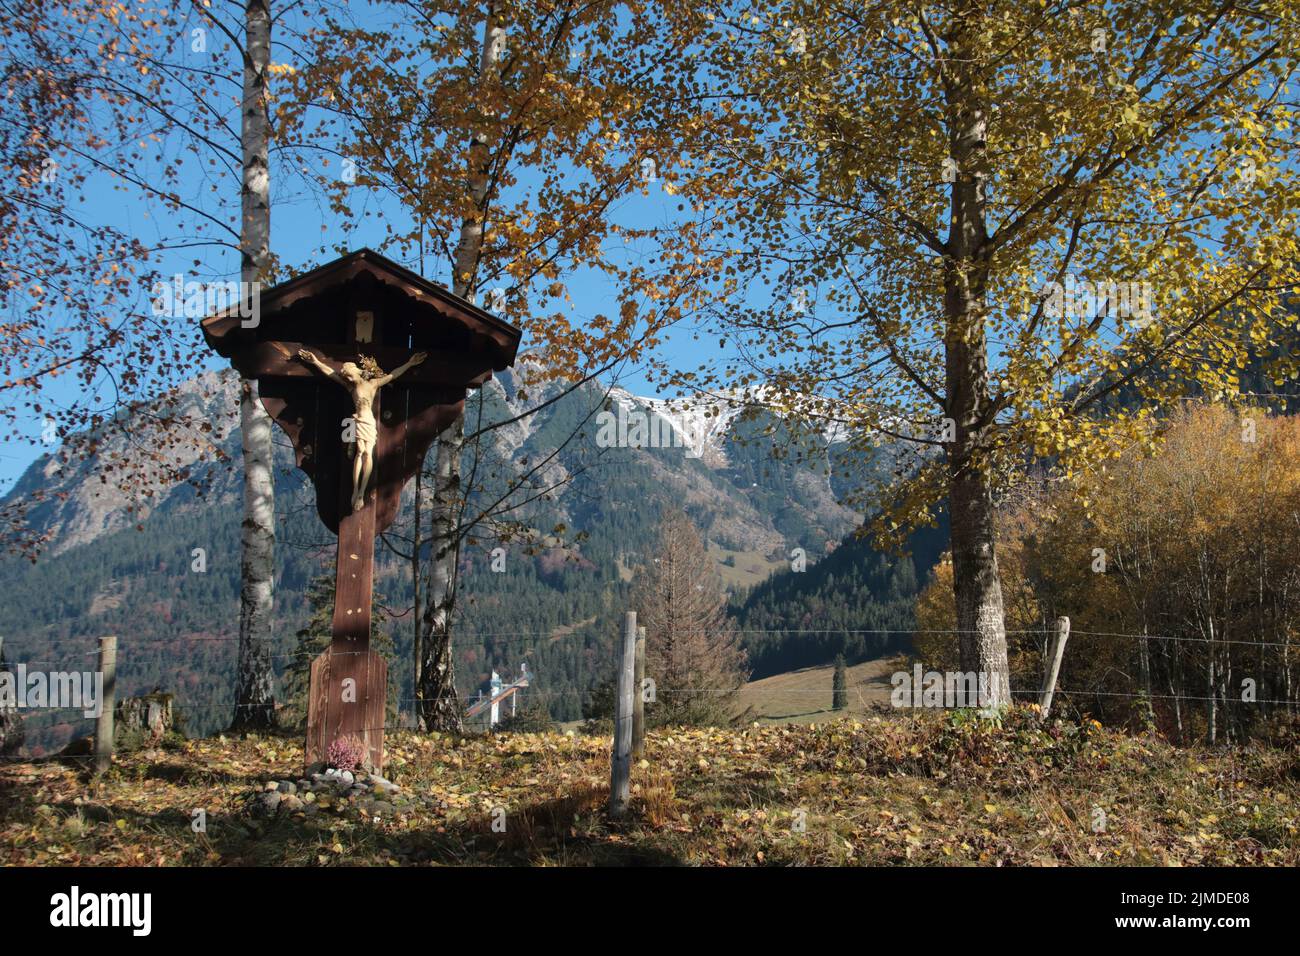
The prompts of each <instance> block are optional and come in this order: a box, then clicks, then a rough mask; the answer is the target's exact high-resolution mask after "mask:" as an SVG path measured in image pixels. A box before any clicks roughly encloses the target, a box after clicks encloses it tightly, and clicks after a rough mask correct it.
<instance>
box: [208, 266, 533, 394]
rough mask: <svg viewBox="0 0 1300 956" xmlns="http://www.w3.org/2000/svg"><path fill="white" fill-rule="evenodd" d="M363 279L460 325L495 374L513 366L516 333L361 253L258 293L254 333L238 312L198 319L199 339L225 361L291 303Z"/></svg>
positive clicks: (469, 304)
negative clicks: (482, 347) (480, 346)
mask: <svg viewBox="0 0 1300 956" xmlns="http://www.w3.org/2000/svg"><path fill="white" fill-rule="evenodd" d="M367 273H368V274H369V275H371V276H372V277H374V278H375V279H377V280H378V281H379V282H382V283H384V284H385V285H388V286H391V287H393V288H396V289H397V290H398V291H400V292H401V293H403V294H404V295H406V296H407V297H408V298H410V299H411V300H412V301H413V302H415V303H418V304H419V305H424V306H428V307H431V308H432V309H433V310H434V311H435V312H437V313H440V314H441V315H443V316H445V317H448V318H451V319H453V320H455V321H457V322H459V323H461V324H462V325H463V326H465V328H466V329H467V330H468V331H469V332H471V333H472V334H473V335H475V336H476V337H481V338H482V339H484V340H486V342H487V343H490V346H491V351H492V353H493V355H492V358H493V362H492V367H493V369H494V370H496V371H501V370H503V369H505V368H507V367H508V366H510V365H511V364H512V363H513V362H514V360H515V354H516V352H517V351H518V349H519V340H520V338H521V337H522V334H523V333H522V332H521V331H520V330H519V329H518V328H516V327H515V326H514V325H511V324H510V323H509V322H507V321H505V320H504V319H500V318H498V317H496V316H495V315H493V314H492V313H490V312H488V311H486V310H484V309H481V308H479V307H478V306H477V305H475V304H474V303H472V302H470V301H469V300H468V299H464V298H462V297H461V296H458V295H456V294H455V293H453V292H451V291H450V290H448V289H446V288H444V287H443V286H441V285H438V284H437V283H436V282H431V281H429V280H428V279H426V278H424V277H423V276H421V275H418V274H417V273H415V272H412V271H411V270H410V269H407V268H406V267H405V266H403V265H400V264H398V263H396V262H394V261H393V260H392V259H389V258H388V257H387V256H382V255H380V254H379V253H377V252H375V251H374V250H373V249H365V248H363V249H358V250H356V251H355V252H350V253H348V254H347V255H345V256H342V257H340V258H338V259H335V260H334V261H333V262H327V263H326V264H325V265H323V266H318V267H317V268H315V269H312V270H311V271H310V272H305V273H303V274H302V275H300V276H297V277H296V278H293V279H290V280H288V281H287V282H282V283H280V284H279V285H277V286H274V287H272V288H270V289H267V290H265V291H263V292H262V293H261V297H260V313H259V326H258V327H257V329H249V328H245V327H244V326H243V324H242V322H241V317H240V315H239V313H238V309H237V308H231V309H226V310H223V311H222V312H218V313H216V314H214V315H210V316H208V317H207V318H205V319H203V321H202V323H201V324H202V328H203V337H204V339H205V340H206V341H207V343H208V345H209V346H211V347H212V348H213V349H214V350H215V351H216V352H217V353H219V354H220V355H223V356H225V357H227V358H230V357H231V356H232V355H233V354H234V353H235V352H236V351H237V350H239V349H240V348H241V347H243V346H245V345H248V344H249V343H251V342H253V341H257V340H259V339H262V338H264V337H265V331H266V329H267V328H268V327H269V326H273V325H274V320H275V317H276V315H277V314H280V313H283V312H284V311H285V310H287V309H288V308H289V307H290V306H292V305H293V304H294V303H296V302H299V301H301V300H303V299H309V298H314V297H317V296H322V295H325V294H327V293H329V292H330V291H331V290H333V289H341V288H343V287H344V286H346V285H347V284H349V283H350V282H352V281H353V280H355V279H357V278H358V277H360V276H362V275H363V274H367ZM259 330H260V331H259Z"/></svg>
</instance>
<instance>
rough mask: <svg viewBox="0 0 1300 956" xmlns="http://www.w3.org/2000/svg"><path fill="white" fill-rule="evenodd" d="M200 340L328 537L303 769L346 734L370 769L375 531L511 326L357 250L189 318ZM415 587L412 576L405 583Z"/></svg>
mask: <svg viewBox="0 0 1300 956" xmlns="http://www.w3.org/2000/svg"><path fill="white" fill-rule="evenodd" d="M202 324H203V335H204V338H205V339H206V340H207V342H208V344H209V345H210V346H211V347H212V348H213V349H215V350H216V351H217V352H218V353H219V354H221V355H222V356H224V357H226V358H228V359H230V363H231V365H233V366H234V367H235V368H236V369H237V370H238V371H239V372H240V374H241V375H243V376H244V377H245V378H250V379H256V380H257V383H258V392H259V395H260V398H261V401H262V404H263V405H264V406H265V408H266V410H267V412H268V413H269V414H270V415H271V417H272V418H273V419H274V420H275V422H276V424H277V425H279V426H280V428H281V429H283V430H284V432H285V434H286V435H288V437H289V439H290V441H291V442H292V443H293V448H294V453H295V458H296V462H297V465H298V467H299V468H301V469H302V470H303V471H304V472H306V474H307V475H308V476H309V477H310V478H311V481H312V484H313V486H314V487H315V490H316V511H317V513H318V514H319V515H320V518H321V520H322V521H323V522H324V524H325V526H326V527H328V528H329V529H330V530H331V531H333V532H335V533H336V534H337V535H338V549H337V557H336V564H335V593H334V616H333V624H332V629H331V641H330V646H329V648H328V649H326V651H325V652H324V653H322V654H321V655H320V656H319V657H317V658H316V660H315V661H313V662H312V667H311V683H310V690H309V695H308V717H307V748H306V750H307V756H306V761H307V764H308V766H311V765H313V764H317V763H320V762H321V761H323V760H324V759H325V757H326V754H327V752H328V750H329V747H330V745H331V744H332V743H334V741H336V740H339V739H342V738H345V737H356V738H358V739H360V740H361V741H362V742H363V743H364V745H365V749H366V753H367V763H368V764H369V766H371V767H373V768H376V769H378V768H381V767H382V765H383V730H384V711H385V703H386V697H387V675H388V665H387V662H386V661H385V660H384V659H383V657H382V656H381V655H380V654H378V653H376V652H375V651H372V650H371V649H370V625H371V621H370V609H371V599H372V593H373V580H374V555H375V537H376V535H377V534H379V533H380V532H382V531H383V530H384V529H385V528H387V527H388V526H389V525H390V524H392V522H393V519H394V518H395V517H396V514H397V510H398V506H399V503H400V499H401V493H402V489H403V488H404V487H405V486H406V483H407V481H408V480H409V479H410V478H411V477H412V476H413V475H414V474H415V471H416V469H418V468H419V467H420V466H421V464H422V463H423V461H424V457H425V453H426V452H427V451H428V449H429V446H430V445H431V444H432V443H433V441H434V439H435V438H436V437H437V435H438V433H439V432H441V431H442V430H443V429H444V428H446V427H447V426H448V425H450V424H451V423H452V422H453V421H454V420H455V419H456V417H457V416H458V415H459V414H460V413H461V410H462V409H463V408H464V402H465V392H466V390H467V389H469V388H475V387H478V386H480V385H482V384H483V383H484V382H486V381H487V380H488V378H489V377H490V376H491V374H492V372H493V371H501V370H502V369H505V368H507V367H509V365H510V364H511V363H512V362H513V361H514V358H515V353H516V351H517V350H518V347H519V338H520V332H519V330H518V329H516V328H515V327H514V326H512V325H510V324H509V323H507V322H503V321H502V320H500V319H498V318H496V317H495V316H493V315H491V314H490V313H488V312H485V311H483V310H482V309H480V308H478V307H477V306H475V305H474V304H473V303H470V302H468V301H466V300H464V299H462V298H460V297H459V296H455V295H453V294H452V293H451V292H449V291H447V290H446V289H444V288H442V287H441V286H438V285H436V284H434V283H432V282H429V281H428V280H426V279H424V278H422V277H421V276H418V275H416V274H415V273H413V272H410V271H409V270H407V269H405V268H403V267H402V266H400V265H398V264H397V263H395V262H392V261H391V260H389V259H386V258H384V257H383V256H381V255H378V254H377V253H375V252H372V251H371V250H369V249H361V250H359V251H357V252H353V253H350V254H348V255H346V256H344V257H342V258H341V259H336V260H335V261H334V262H331V263H329V264H327V265H324V266H321V267H320V268H318V269H315V270H313V271H311V272H308V273H306V274H304V275H301V276H298V277H297V278H296V279H292V280H290V281H288V282H285V283H282V284H281V285H278V286H276V287H275V288H273V289H270V290H268V291H266V292H263V293H262V294H261V299H260V309H259V310H258V312H257V314H255V315H253V316H252V317H251V318H250V317H244V316H241V315H240V314H239V313H238V310H237V309H234V310H227V311H226V312H222V313H218V314H217V315H213V316H209V317H208V318H206V319H204V320H203V323H202ZM417 586H419V582H417Z"/></svg>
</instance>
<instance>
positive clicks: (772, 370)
mask: <svg viewBox="0 0 1300 956" xmlns="http://www.w3.org/2000/svg"><path fill="white" fill-rule="evenodd" d="M665 19H666V20H667V21H668V22H670V23H672V24H673V26H674V29H675V30H677V31H680V32H684V33H690V34H691V35H692V36H693V37H694V38H695V41H696V42H695V44H694V47H693V49H695V50H699V51H701V52H699V53H698V54H696V55H693V57H692V62H691V63H690V64H689V66H688V67H687V68H688V69H689V70H690V71H691V72H692V73H693V75H696V76H697V77H698V78H699V83H700V85H701V87H703V88H705V89H707V91H708V92H710V93H711V94H712V95H713V100H712V102H716V103H718V104H720V106H719V109H720V110H721V111H723V112H725V113H726V114H727V115H728V116H732V117H735V118H736V119H737V120H738V122H737V123H736V124H735V125H733V126H731V127H728V128H724V127H716V128H715V129H716V132H717V133H718V135H715V136H713V137H712V140H711V143H710V146H711V148H712V149H713V150H714V152H715V155H716V157H717V161H718V163H719V164H720V165H721V166H723V167H724V168H726V169H728V170H729V171H730V176H729V181H730V182H731V183H732V184H733V185H732V187H731V188H730V189H729V190H727V191H725V192H723V193H722V194H721V195H718V196H709V195H705V194H701V195H699V197H698V198H699V200H700V201H701V202H706V203H710V204H711V205H712V207H713V208H715V209H716V210H717V212H718V215H719V216H725V217H726V218H727V220H728V223H729V226H730V229H729V233H728V236H727V245H728V246H729V247H730V250H731V251H732V253H733V260H732V264H731V266H730V268H729V270H728V274H729V275H731V276H734V277H735V279H736V287H737V289H739V290H745V291H744V294H743V295H741V294H737V295H736V296H735V297H733V302H732V306H731V307H730V308H728V309H727V310H725V311H720V313H719V317H718V320H717V322H716V325H715V328H716V329H717V331H718V333H719V335H720V336H729V337H730V339H731V341H733V342H735V343H736V347H735V349H734V350H733V351H732V352H731V353H730V354H728V355H727V356H726V357H724V358H723V359H722V360H719V361H714V362H710V363H707V364H706V365H705V366H704V367H702V368H701V369H699V370H696V371H694V372H693V373H692V374H690V375H683V374H675V375H671V376H669V377H670V378H673V379H675V380H677V381H679V382H683V383H685V384H691V385H694V386H696V387H700V388H711V387H715V386H717V385H719V384H723V383H726V384H731V385H736V386H739V387H751V386H754V385H756V384H762V385H763V386H764V388H765V390H766V394H767V396H768V398H769V401H770V404H772V405H773V406H774V407H776V408H777V409H778V410H781V411H784V412H786V413H788V414H795V415H804V416H807V417H808V418H810V419H814V420H820V421H821V422H822V423H823V424H826V425H833V426H835V427H836V428H837V429H840V430H842V431H843V432H844V433H847V434H849V435H851V436H853V437H852V444H853V445H854V447H855V449H856V450H859V451H861V452H862V453H864V454H867V453H869V452H870V450H871V449H872V447H873V446H874V445H875V444H876V443H877V442H878V441H880V440H881V439H882V438H887V439H891V440H896V441H901V442H906V443H908V444H909V445H910V446H911V447H914V448H916V449H917V454H916V455H915V457H914V459H913V460H912V462H911V463H910V464H908V466H907V467H901V468H899V469H898V472H897V473H896V474H895V475H893V476H891V479H892V480H891V481H890V482H888V483H887V485H885V486H884V487H867V488H864V489H862V495H861V497H860V498H859V500H861V501H863V502H866V501H871V502H874V503H881V502H883V504H884V509H883V511H882V517H881V519H880V520H879V521H878V522H877V523H876V530H877V531H878V532H879V533H880V534H881V535H882V536H885V537H887V538H893V539H897V536H898V535H899V533H900V532H901V531H902V530H904V529H906V528H907V527H908V526H910V525H914V524H916V523H925V522H929V521H932V520H933V519H934V517H935V514H936V511H937V510H938V509H939V508H946V509H947V510H948V511H949V514H950V516H951V529H952V531H951V545H952V568H953V578H952V580H953V590H954V596H955V601H956V609H957V617H956V624H957V628H958V629H959V631H960V633H961V666H962V668H963V669H964V670H968V671H981V672H984V673H987V674H989V676H990V678H991V681H990V682H991V685H992V687H993V689H994V697H995V699H996V703H998V704H1005V703H1007V702H1009V686H1008V680H1007V648H1006V633H1005V625H1004V609H1003V596H1002V586H1001V580H1000V575H999V570H998V560H997V554H996V535H995V529H994V524H993V515H994V502H995V496H996V495H997V494H998V493H999V492H1000V490H1001V489H1002V488H1004V487H1005V486H1006V485H1007V483H1008V482H1010V481H1012V480H1014V479H1015V477H1016V475H1017V474H1018V473H1020V472H1021V470H1022V468H1023V465H1024V463H1025V462H1026V460H1027V459H1031V458H1038V459H1040V460H1042V461H1044V462H1047V463H1049V465H1050V467H1051V469H1052V470H1053V472H1054V474H1055V475H1056V476H1057V477H1058V478H1062V479H1070V478H1072V477H1074V476H1077V475H1078V474H1080V473H1081V472H1082V471H1084V470H1086V469H1089V468H1094V467H1098V466H1099V464H1100V463H1101V462H1103V461H1104V460H1105V459H1106V458H1108V457H1111V456H1113V455H1116V454H1118V453H1119V452H1120V451H1121V450H1122V449H1123V448H1125V447H1127V446H1128V445H1130V444H1131V443H1132V442H1134V441H1149V440H1150V439H1151V434H1152V427H1151V426H1152V422H1153V421H1154V415H1153V412H1154V410H1156V409H1159V408H1161V407H1163V406H1167V405H1169V404H1171V403H1173V402H1174V401H1176V400H1177V399H1178V398H1179V397H1180V396H1181V395H1183V394H1186V393H1187V392H1188V391H1189V390H1190V389H1193V388H1196V387H1199V388H1201V389H1203V390H1204V391H1205V393H1207V394H1211V395H1216V394H1232V393H1233V392H1235V391H1236V390H1238V389H1239V387H1240V386H1239V381H1240V379H1239V369H1240V368H1241V367H1243V365H1244V363H1245V362H1246V360H1247V357H1248V356H1249V354H1250V353H1251V351H1252V349H1263V348H1266V347H1268V346H1270V345H1274V344H1276V343H1277V342H1278V341H1279V340H1281V339H1282V338H1283V337H1289V336H1291V335H1294V333H1295V317H1294V315H1293V314H1289V313H1288V312H1287V311H1286V309H1285V307H1284V304H1283V296H1286V295H1294V293H1295V289H1296V283H1297V279H1298V278H1300V276H1298V274H1297V263H1298V262H1300V248H1298V247H1297V210H1300V185H1298V181H1297V175H1296V171H1297V165H1296V162H1295V160H1296V158H1297V156H1296V151H1297V143H1300V136H1298V135H1297V132H1298V131H1297V129H1296V113H1295V109H1294V80H1295V77H1294V71H1295V69H1296V64H1297V57H1298V56H1300V39H1298V38H1300V19H1298V16H1297V11H1296V8H1295V6H1294V5H1293V4H1290V3H1279V2H1270V0H1262V2H1251V3H1246V4H1241V3H1236V2H1227V0H1192V2H1190V3H1189V2H1181V0H1180V2H1177V3H1174V2H1172V0H1121V2H1116V3H1109V4H1104V5H1079V4H1073V3H1055V2H1043V3H1032V4H1025V3H1021V2H1015V0H980V2H976V0H946V2H940V3H933V4H925V5H920V6H917V5H914V4H905V3H895V2H885V3H878V4H872V5H867V6H862V5H858V4H845V3H829V4H822V3H802V2H799V3H787V4H780V5H778V7H777V8H775V9H772V8H770V7H766V6H763V5H754V4H750V3H745V2H740V3H720V4H716V5H710V6H708V7H706V8H704V9H701V10H698V11H697V10H695V9H693V8H689V9H688V8H685V7H680V8H674V14H673V15H671V16H668V17H666V18H665ZM687 195H691V194H690V193H689V192H688V193H687ZM719 200H721V201H719ZM1293 371H1294V369H1293V368H1290V367H1287V363H1282V364H1281V365H1280V366H1279V367H1278V368H1277V369H1276V370H1275V374H1276V375H1277V376H1278V377H1279V379H1281V378H1284V377H1286V376H1288V375H1290V374H1291V373H1292V372H1293ZM1120 389H1125V390H1129V391H1131V392H1132V393H1133V394H1135V395H1137V396H1138V398H1139V399H1140V400H1139V401H1138V402H1136V403H1134V405H1133V406H1131V407H1128V408H1112V409H1107V410H1105V412H1104V413H1103V405H1104V403H1105V401H1106V399H1107V397H1108V396H1111V395H1113V394H1114V393H1116V392H1117V391H1118V390H1120Z"/></svg>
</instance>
